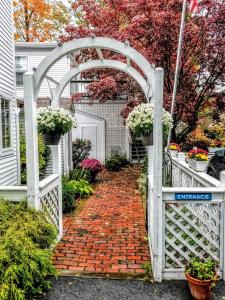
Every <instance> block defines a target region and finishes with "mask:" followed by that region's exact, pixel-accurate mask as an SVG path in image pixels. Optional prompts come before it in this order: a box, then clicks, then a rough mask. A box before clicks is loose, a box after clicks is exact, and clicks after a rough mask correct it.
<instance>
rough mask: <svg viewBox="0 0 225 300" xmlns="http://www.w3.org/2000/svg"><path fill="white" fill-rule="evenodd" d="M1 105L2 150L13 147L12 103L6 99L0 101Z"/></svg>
mask: <svg viewBox="0 0 225 300" xmlns="http://www.w3.org/2000/svg"><path fill="white" fill-rule="evenodd" d="M0 103H1V106H0V107H1V110H0V111H1V118H0V119H1V126H0V128H1V135H0V136H1V138H2V141H1V143H0V145H1V148H2V149H6V148H10V147H11V124H10V123H11V120H10V119H11V118H10V101H9V100H6V99H4V98H1V99H0Z"/></svg>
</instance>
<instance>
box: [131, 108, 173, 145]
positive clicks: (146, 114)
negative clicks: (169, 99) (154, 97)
mask: <svg viewBox="0 0 225 300" xmlns="http://www.w3.org/2000/svg"><path fill="white" fill-rule="evenodd" d="M153 121H154V107H153V106H152V104H149V103H142V104H140V105H138V106H136V107H135V108H134V109H133V110H132V111H131V112H130V113H129V115H128V117H127V119H126V125H127V127H128V128H129V129H130V131H131V132H132V133H133V134H134V135H135V136H136V137H141V139H142V142H143V144H144V145H145V146H150V145H153ZM171 121H172V119H171V115H170V113H168V112H167V111H165V110H163V121H162V123H163V133H164V134H165V132H166V131H168V129H169V125H170V124H171Z"/></svg>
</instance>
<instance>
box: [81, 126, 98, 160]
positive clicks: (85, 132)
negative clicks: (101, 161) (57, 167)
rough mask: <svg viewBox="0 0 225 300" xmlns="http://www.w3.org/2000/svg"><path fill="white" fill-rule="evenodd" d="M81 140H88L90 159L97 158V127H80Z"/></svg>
mask: <svg viewBox="0 0 225 300" xmlns="http://www.w3.org/2000/svg"><path fill="white" fill-rule="evenodd" d="M81 138H82V139H83V140H89V141H91V145H92V148H91V152H90V157H92V158H97V156H98V155H97V151H98V149H97V125H91V126H88V125H87V126H82V127H81Z"/></svg>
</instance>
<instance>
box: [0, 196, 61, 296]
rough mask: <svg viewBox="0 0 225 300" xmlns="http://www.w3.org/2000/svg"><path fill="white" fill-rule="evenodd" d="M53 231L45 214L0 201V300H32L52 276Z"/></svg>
mask: <svg viewBox="0 0 225 300" xmlns="http://www.w3.org/2000/svg"><path fill="white" fill-rule="evenodd" d="M56 236H57V231H56V228H55V227H54V226H53V225H51V224H49V223H47V221H46V219H45V216H44V213H42V212H40V211H39V212H37V211H34V210H31V209H27V208H26V205H25V204H24V203H23V204H13V203H10V202H7V201H3V200H0V299H1V300H9V299H10V300H25V299H34V297H35V296H36V295H38V294H40V293H41V292H42V291H43V290H46V289H48V288H49V287H50V282H49V281H48V280H47V279H46V277H47V276H49V275H55V274H56V272H55V269H54V267H53V265H52V262H51V255H52V251H51V250H50V249H49V248H50V247H51V245H52V244H53V243H54V241H55V240H56Z"/></svg>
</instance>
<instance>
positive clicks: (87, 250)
mask: <svg viewBox="0 0 225 300" xmlns="http://www.w3.org/2000/svg"><path fill="white" fill-rule="evenodd" d="M138 174H139V170H138V168H137V167H128V168H126V169H125V170H124V171H121V172H117V173H114V172H113V173H112V172H111V173H109V172H106V171H105V172H104V173H103V175H102V181H101V182H100V183H99V184H97V186H96V189H95V193H94V195H92V196H91V197H90V198H89V199H88V200H87V202H86V204H85V206H84V207H83V209H82V211H81V212H80V214H79V215H78V216H76V217H66V218H65V219H64V230H65V233H64V236H63V239H62V240H61V242H60V243H59V244H58V245H57V247H56V249H55V253H54V256H53V262H54V265H55V266H56V268H57V269H58V270H60V272H61V274H67V273H68V274H76V273H79V274H90V273H91V274H95V275H97V274H98V275H101V276H104V275H106V274H109V276H113V275H114V276H115V277H116V276H117V275H121V276H126V275H131V276H140V275H143V273H144V270H143V267H142V265H143V263H145V262H149V250H148V243H147V239H146V236H147V233H146V230H145V225H144V213H143V207H142V200H141V196H140V193H139V191H138V189H137V184H136V180H137V176H138Z"/></svg>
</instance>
